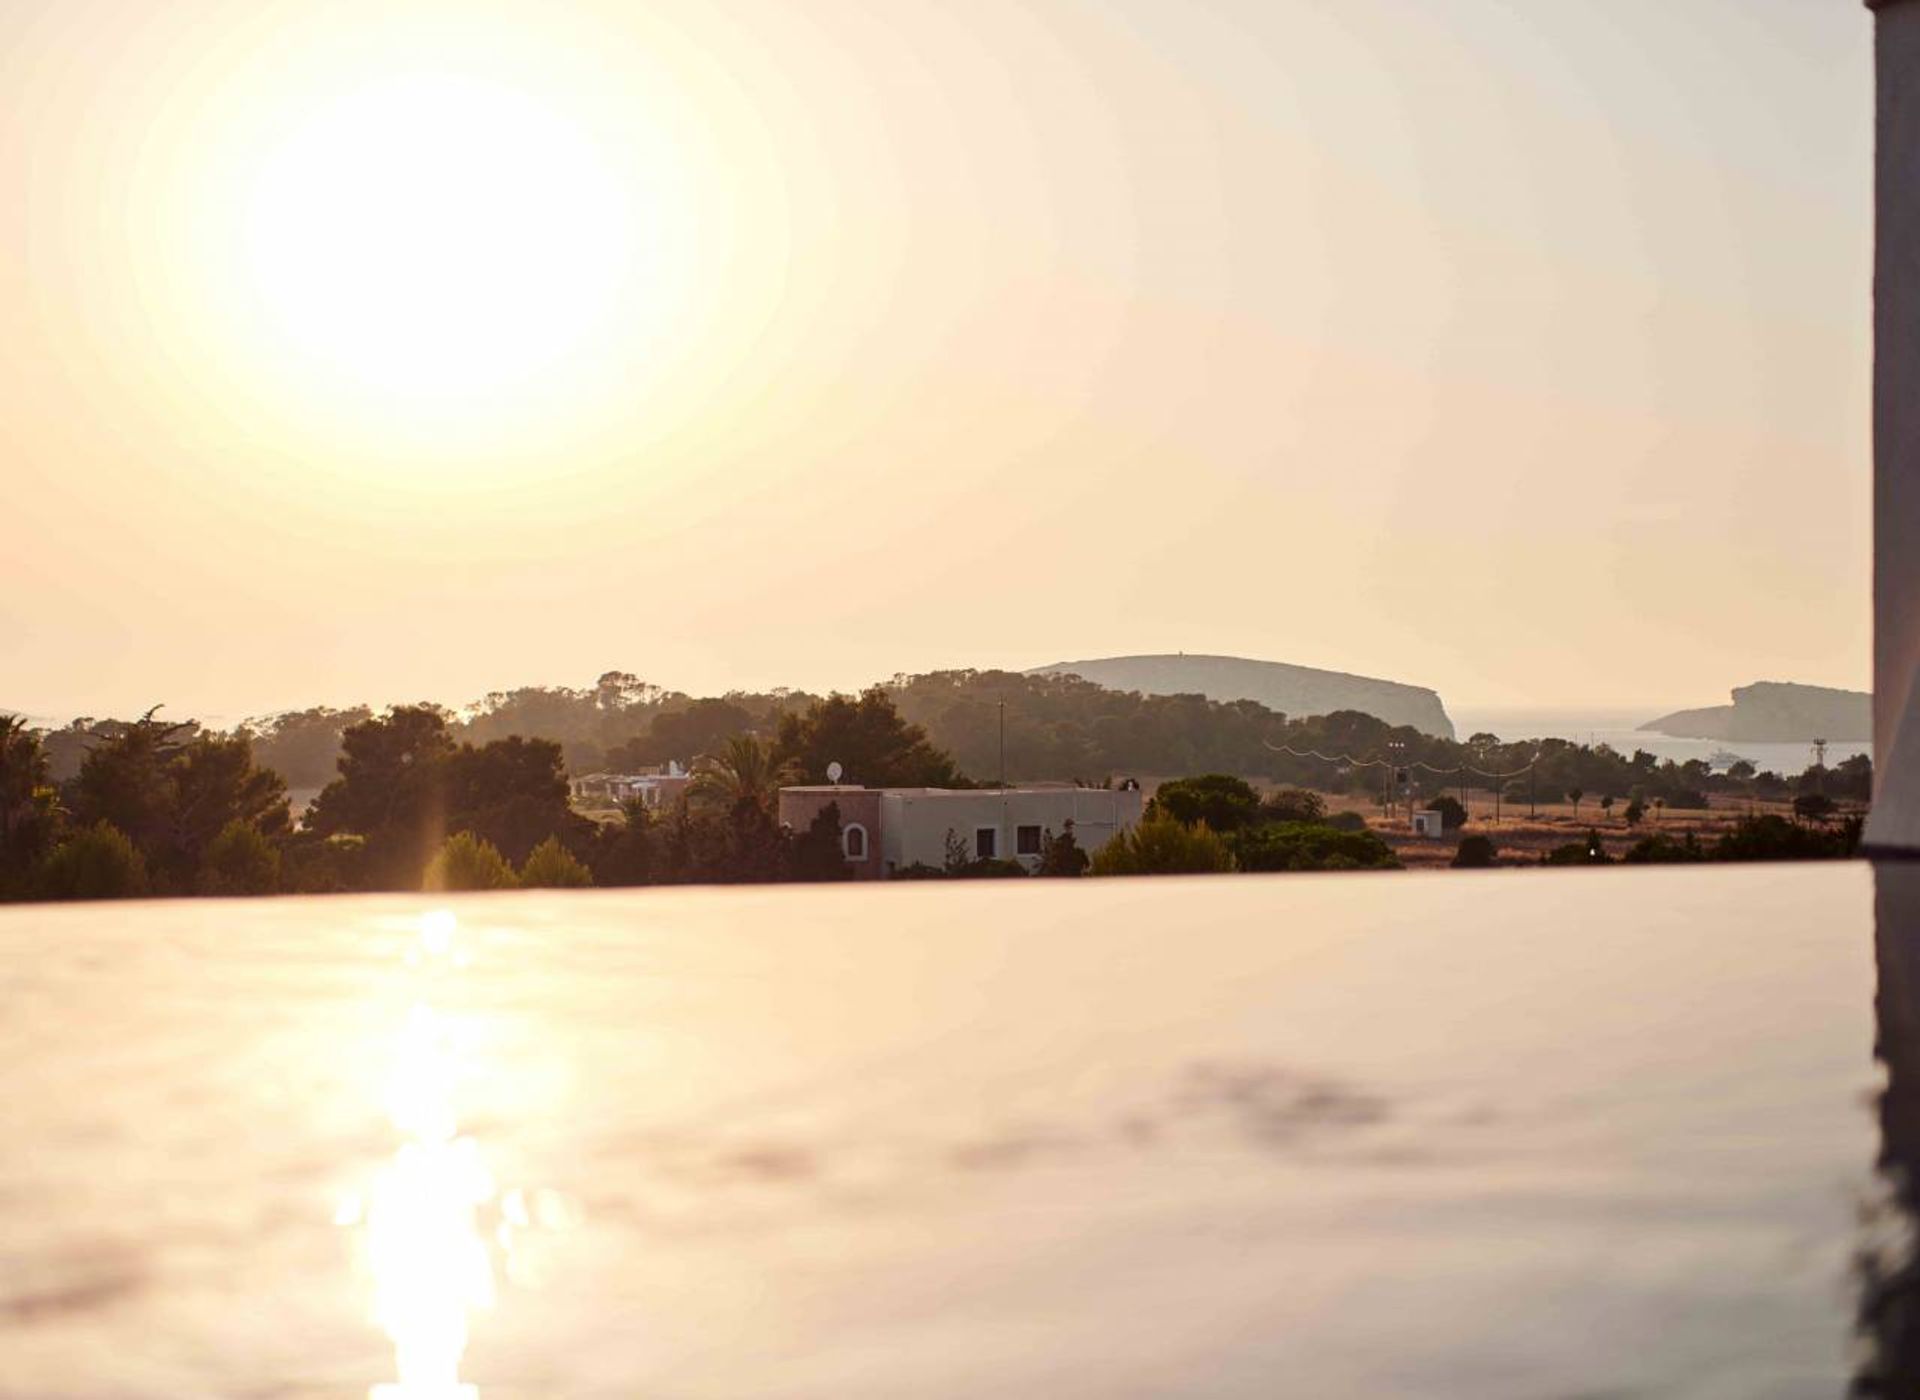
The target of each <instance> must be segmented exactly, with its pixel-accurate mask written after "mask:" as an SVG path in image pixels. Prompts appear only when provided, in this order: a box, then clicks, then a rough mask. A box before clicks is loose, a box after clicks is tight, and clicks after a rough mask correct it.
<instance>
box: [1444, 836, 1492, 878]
mask: <svg viewBox="0 0 1920 1400" xmlns="http://www.w3.org/2000/svg"><path fill="white" fill-rule="evenodd" d="M1493 854H1494V850H1493V838H1492V837H1489V836H1462V837H1461V838H1460V847H1459V849H1458V850H1456V851H1455V852H1454V853H1453V867H1454V869H1456V870H1485V869H1486V868H1487V867H1488V866H1490V865H1492V864H1493Z"/></svg>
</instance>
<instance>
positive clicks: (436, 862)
mask: <svg viewBox="0 0 1920 1400" xmlns="http://www.w3.org/2000/svg"><path fill="white" fill-rule="evenodd" d="M518 883H519V882H518V881H517V880H516V879H515V878H514V874H513V867H512V866H511V865H508V864H507V858H506V857H505V856H503V855H501V854H500V852H499V851H498V850H496V849H494V846H493V843H492V842H491V841H483V840H481V839H480V838H479V837H477V836H475V835H474V834H473V833H472V832H471V831H462V832H457V833H456V834H454V835H452V836H449V837H448V838H447V839H446V842H445V843H444V844H443V845H442V846H441V847H440V849H439V851H438V852H436V853H435V855H434V857H433V859H432V861H430V862H429V863H428V865H427V878H426V888H427V889H429V890H433V891H436V892H438V891H443V890H444V891H458V890H510V889H512V888H513V887H514V886H515V885H516V884H518Z"/></svg>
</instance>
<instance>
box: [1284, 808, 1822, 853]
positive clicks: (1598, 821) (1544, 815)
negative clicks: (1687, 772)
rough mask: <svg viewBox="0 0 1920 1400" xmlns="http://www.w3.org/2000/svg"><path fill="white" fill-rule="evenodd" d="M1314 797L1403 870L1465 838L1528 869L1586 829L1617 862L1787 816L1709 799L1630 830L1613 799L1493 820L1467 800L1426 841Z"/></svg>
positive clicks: (1582, 836)
mask: <svg viewBox="0 0 1920 1400" xmlns="http://www.w3.org/2000/svg"><path fill="white" fill-rule="evenodd" d="M1322 795H1323V796H1325V797H1326V801H1327V810H1328V811H1330V812H1359V813H1360V814H1361V815H1362V816H1364V817H1365V818H1366V819H1367V825H1368V826H1370V827H1372V828H1373V829H1374V830H1375V831H1377V832H1379V833H1380V835H1381V836H1382V837H1383V838H1384V839H1385V840H1386V842H1387V844H1388V845H1390V846H1392V847H1393V848H1394V851H1395V853H1396V854H1398V855H1399V857H1400V861H1401V863H1402V864H1403V865H1405V866H1406V867H1407V868H1408V869H1410V870H1421V869H1432V868H1434V867H1436V866H1445V865H1449V864H1451V863H1452V861H1453V853H1454V848H1455V847H1457V846H1458V845H1459V844H1460V837H1461V836H1462V835H1467V834H1477V835H1482V836H1490V837H1492V838H1493V842H1494V845H1495V847H1496V848H1497V850H1498V852H1499V857H1498V859H1499V862H1500V864H1502V865H1535V864H1538V863H1539V861H1540V859H1541V858H1542V857H1543V856H1545V855H1546V854H1547V852H1549V851H1551V850H1552V849H1553V848H1554V847H1555V846H1564V845H1565V844H1567V843H1568V842H1569V841H1584V840H1586V836H1587V832H1588V831H1590V830H1591V831H1596V832H1598V833H1599V835H1600V840H1601V843H1602V845H1604V846H1605V847H1606V851H1607V854H1608V855H1610V856H1612V857H1614V858H1615V859H1618V858H1619V857H1620V856H1621V855H1623V854H1624V853H1625V852H1626V850H1627V848H1628V847H1629V846H1631V845H1632V844H1633V843H1634V842H1635V841H1638V840H1639V839H1640V838H1641V837H1643V836H1648V835H1651V834H1653V833H1654V832H1664V833H1665V834H1666V835H1668V836H1671V837H1673V838H1674V839H1675V840H1684V839H1685V838H1686V836H1687V833H1688V832H1692V833H1693V834H1694V835H1695V837H1696V838H1697V839H1699V840H1700V841H1701V842H1702V843H1710V842H1712V841H1715V840H1717V839H1718V838H1719V837H1720V835H1721V834H1722V833H1723V832H1725V831H1726V830H1728V828H1730V827H1732V826H1733V825H1734V824H1735V823H1737V822H1738V821H1739V820H1740V819H1741V818H1742V817H1744V816H1746V815H1748V814H1749V813H1752V814H1753V815H1756V816H1758V815H1760V814H1762V813H1767V812H1771V813H1775V814H1776V815H1779V816H1783V817H1788V818H1791V817H1792V816H1793V804H1792V803H1791V802H1763V801H1759V800H1757V799H1748V798H1745V797H1725V796H1715V798H1714V799H1713V803H1714V805H1713V806H1712V807H1711V808H1709V809H1707V810H1706V811H1678V810H1675V809H1672V808H1668V809H1667V810H1665V811H1656V810H1655V809H1654V808H1652V807H1649V808H1648V809H1647V814H1646V816H1645V818H1643V819H1642V820H1641V822H1640V824H1639V825H1638V826H1637V827H1630V826H1628V825H1627V823H1626V819H1625V818H1624V817H1623V816H1622V813H1623V812H1624V811H1625V810H1626V806H1627V804H1626V802H1625V800H1624V799H1621V800H1617V801H1615V803H1614V805H1613V811H1612V812H1611V813H1610V814H1609V813H1603V812H1602V811H1601V810H1600V804H1599V803H1598V802H1596V801H1594V800H1592V799H1588V800H1587V801H1584V802H1582V803H1581V804H1580V811H1579V815H1578V816H1577V817H1576V816H1575V814H1574V809H1573V806H1572V804H1570V803H1566V802H1554V803H1548V802H1542V803H1540V804H1539V805H1538V806H1536V807H1535V808H1534V809H1533V811H1532V812H1531V813H1529V812H1528V810H1527V805H1526V804H1525V803H1524V802H1523V803H1520V804H1519V805H1518V806H1515V805H1514V804H1513V803H1509V802H1502V803H1501V804H1500V811H1499V819H1498V820H1497V821H1496V820H1495V818H1494V807H1493V803H1492V802H1491V801H1489V800H1485V799H1483V798H1482V797H1481V796H1480V795H1479V794H1475V795H1474V801H1473V802H1472V804H1471V807H1470V813H1471V815H1470V818H1469V820H1468V822H1467V825H1466V828H1465V830H1464V831H1449V832H1448V833H1447V834H1446V836H1445V837H1443V838H1441V839H1438V840H1434V839H1429V838H1424V837H1419V836H1415V835H1414V834H1413V832H1412V831H1411V829H1410V828H1409V824H1408V821H1407V815H1406V813H1405V812H1404V811H1395V812H1394V814H1393V815H1392V816H1390V817H1388V816H1382V815H1381V812H1380V804H1379V802H1378V801H1373V802H1368V801H1366V800H1365V799H1363V798H1360V797H1358V796H1355V795H1352V794H1349V795H1347V796H1334V795H1332V794H1322Z"/></svg>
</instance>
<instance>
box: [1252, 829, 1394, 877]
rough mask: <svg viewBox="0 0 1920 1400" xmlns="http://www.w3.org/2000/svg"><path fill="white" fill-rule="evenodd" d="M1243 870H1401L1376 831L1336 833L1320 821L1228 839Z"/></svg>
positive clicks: (1257, 830) (1260, 830)
mask: <svg viewBox="0 0 1920 1400" xmlns="http://www.w3.org/2000/svg"><path fill="white" fill-rule="evenodd" d="M1228 843H1229V845H1230V846H1231V847H1232V849H1233V857H1234V862H1235V863H1236V864H1237V865H1238V866H1239V868H1240V869H1242V870H1261V871H1271V870H1398V869H1399V868H1400V860H1399V857H1397V856H1396V855H1394V853H1393V847H1391V846H1389V845H1388V844H1387V843H1386V842H1385V841H1384V840H1382V839H1381V838H1380V835H1379V834H1378V833H1377V832H1373V831H1337V830H1335V829H1334V828H1333V827H1330V826H1324V825H1321V824H1319V823H1317V822H1281V823H1277V824H1275V825H1273V826H1262V827H1255V828H1254V829H1253V830H1252V831H1240V832H1235V833H1234V834H1233V836H1231V837H1229V838H1228Z"/></svg>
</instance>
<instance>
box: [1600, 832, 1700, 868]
mask: <svg viewBox="0 0 1920 1400" xmlns="http://www.w3.org/2000/svg"><path fill="white" fill-rule="evenodd" d="M1706 858H1707V853H1706V852H1705V851H1703V850H1701V849H1700V843H1699V842H1698V841H1697V840H1695V839H1694V835H1693V833H1692V832H1691V831H1689V832H1688V833H1687V836H1686V839H1685V840H1684V841H1676V840H1674V839H1673V838H1672V837H1671V836H1668V835H1667V834H1666V833H1664V832H1658V831H1656V832H1655V833H1654V834H1653V835H1651V836H1642V837H1641V838H1640V839H1639V840H1638V841H1635V842H1634V843H1633V844H1632V845H1631V846H1629V847H1627V853H1626V854H1625V855H1623V856H1622V857H1620V859H1622V860H1623V861H1625V862H1626V863H1627V864H1628V865H1691V864H1693V863H1694V862H1696V861H1702V860H1705V859H1706Z"/></svg>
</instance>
